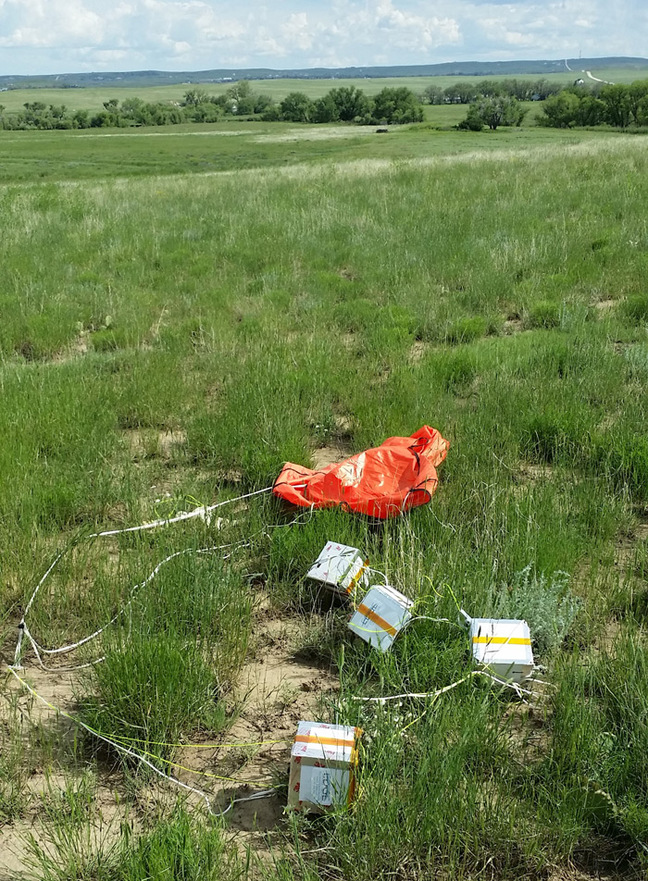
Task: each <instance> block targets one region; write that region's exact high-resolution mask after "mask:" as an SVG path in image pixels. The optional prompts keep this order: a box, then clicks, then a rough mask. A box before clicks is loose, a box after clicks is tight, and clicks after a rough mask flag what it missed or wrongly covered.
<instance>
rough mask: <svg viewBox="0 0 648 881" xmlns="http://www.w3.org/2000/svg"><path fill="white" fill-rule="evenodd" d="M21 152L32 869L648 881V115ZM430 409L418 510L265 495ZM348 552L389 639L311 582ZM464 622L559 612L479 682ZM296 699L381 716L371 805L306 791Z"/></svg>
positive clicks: (369, 720) (13, 594) (13, 595)
mask: <svg viewBox="0 0 648 881" xmlns="http://www.w3.org/2000/svg"><path fill="white" fill-rule="evenodd" d="M3 101H4V96H3ZM440 109H442V110H445V108H440ZM0 157H1V165H0V179H1V185H0V206H1V214H0V217H1V218H2V221H1V222H2V236H1V237H0V261H1V265H2V270H3V271H2V285H1V286H0V317H1V321H0V391H1V394H0V437H1V438H2V442H1V443H0V541H1V547H2V555H1V557H0V646H1V658H2V662H3V670H2V674H1V677H0V694H1V696H2V702H1V704H0V736H1V738H2V746H1V750H0V878H2V879H15V878H20V877H35V878H44V879H57V881H64V879H90V878H91V879H93V881H108V879H111V881H112V879H133V881H135V879H143V878H156V879H158V878H160V879H162V878H167V877H169V878H170V877H177V878H183V879H198V878H200V879H230V878H231V879H235V878H237V879H238V878H246V877H247V878H264V879H268V881H297V879H299V881H314V879H316V878H327V879H347V878H349V879H351V878H353V879H354V881H375V879H377V878H387V877H390V878H397V879H415V878H439V879H461V878H464V879H472V878H480V879H484V878H492V879H496V878H513V877H515V878H528V879H534V881H535V879H537V881H540V879H542V881H549V879H550V881H559V879H561V881H562V879H573V881H576V879H590V878H602V877H603V878H609V879H613V878H615V879H619V878H623V879H631V878H641V877H644V876H645V871H646V868H647V867H648V795H647V793H648V675H647V674H648V643H647V639H646V623H647V615H648V584H647V582H646V577H647V572H648V440H647V437H646V424H647V415H648V414H647V412H646V411H647V405H648V401H647V396H646V384H647V381H648V289H647V287H646V278H647V275H648V224H647V220H646V212H645V206H646V204H647V203H648V153H647V151H646V143H645V139H644V137H642V136H641V135H620V134H615V133H612V132H575V131H564V132H563V131H553V130H546V129H536V128H528V127H527V128H525V127H522V128H520V129H515V130H511V131H507V130H501V131H500V130H498V131H497V132H495V133H492V134H487V133H483V134H479V133H478V134H475V133H469V132H467V133H462V132H449V131H436V130H435V129H434V127H433V126H432V125H430V124H429V123H423V124H421V125H418V126H411V127H402V128H401V129H394V130H391V131H390V132H389V133H388V134H387V135H377V134H376V133H375V130H374V129H366V130H362V131H361V130H359V129H358V128H355V127H354V128H344V127H342V126H336V127H330V128H329V127H324V126H317V127H308V126H301V127H300V126H288V125H285V124H262V123H258V124H256V123H255V124H248V125H244V124H240V123H239V124H235V123H231V124H227V125H226V124H224V123H222V124H218V125H216V126H212V127H209V128H204V129H203V128H200V127H195V126H194V127H191V128H190V129H189V128H186V129H174V130H173V131H168V130H164V131H159V130H144V129H139V130H137V131H136V132H124V131H112V132H104V131H101V132H96V133H95V132H90V131H87V132H52V133H40V132H16V133H11V132H0ZM425 424H428V425H431V426H434V427H435V428H437V429H438V430H439V431H440V432H441V433H442V435H443V436H444V437H445V438H446V439H447V440H448V441H449V443H450V448H449V452H448V455H447V459H446V461H445V462H444V463H443V464H441V465H440V467H439V487H438V491H437V493H436V494H435V495H434V496H433V498H432V500H431V502H430V503H429V504H428V505H424V506H422V507H419V508H416V509H414V510H412V511H411V512H410V513H409V514H406V515H404V516H400V517H395V518H394V519H392V520H389V521H386V522H382V523H374V522H370V521H367V520H365V519H363V518H361V517H357V516H353V515H351V514H349V513H345V512H344V511H342V510H339V509H333V510H327V511H311V510H310V509H301V510H298V511H293V510H288V509H286V508H285V507H282V506H281V505H280V504H279V503H278V501H277V500H276V499H275V498H274V497H273V496H272V495H270V494H269V493H268V492H265V493H263V492H261V493H259V494H257V495H251V494H254V493H257V491H260V490H267V489H268V488H269V487H270V486H271V485H272V483H273V481H274V479H275V477H276V476H277V474H278V472H279V470H280V469H281V467H282V465H283V464H284V463H285V462H286V461H289V462H293V463H297V464H301V465H304V466H307V467H313V466H316V467H321V466H323V465H325V464H327V463H330V462H334V461H339V460H342V459H344V458H346V457H347V456H349V455H351V454H352V453H355V452H359V451H361V450H364V449H366V448H369V447H373V446H376V445H378V444H380V443H381V442H382V441H383V440H384V439H385V438H387V437H390V436H394V435H400V436H408V435H410V434H411V433H413V432H414V431H416V430H417V429H419V428H420V427H421V426H422V425H425ZM221 502H222V503H224V504H223V506H222V507H221V508H218V509H216V510H214V511H213V512H212V514H213V516H208V515H207V513H205V512H203V516H202V517H200V516H196V517H194V518H192V519H188V520H179V521H178V522H176V523H174V524H172V525H167V526H161V527H159V528H152V529H148V530H143V531H139V532H119V530H124V529H127V528H128V527H131V526H135V525H137V524H145V523H150V522H152V521H155V520H157V519H162V520H164V519H167V518H172V517H174V516H177V515H179V514H180V512H183V511H184V512H190V511H192V510H195V509H197V508H200V507H201V506H204V505H207V506H211V505H214V504H216V503H221ZM217 515H218V516H217ZM100 532H106V533H111V534H107V535H102V536H99V537H97V535H96V534H97V533H100ZM113 533H114V534H113ZM327 539H333V540H336V541H339V542H342V543H344V544H346V545H351V546H354V547H357V548H360V549H361V550H362V553H363V555H366V556H367V558H368V559H369V561H370V565H371V567H372V568H373V569H374V570H376V575H375V577H376V579H377V580H382V579H383V578H386V579H387V580H388V583H389V584H391V585H393V586H394V587H396V588H397V589H398V590H400V591H401V592H403V593H404V594H406V595H407V596H408V597H409V598H410V599H411V600H412V601H414V604H415V605H414V614H415V616H416V618H417V620H415V621H413V622H412V623H411V624H410V626H409V627H408V628H407V629H405V630H404V632H403V633H402V634H401V635H400V636H399V638H398V639H397V640H396V641H395V643H394V646H393V648H392V650H391V651H390V652H387V653H385V654H381V653H379V652H378V651H377V650H374V649H370V647H369V646H368V645H367V644H366V643H365V642H363V641H361V640H357V639H354V638H352V634H351V632H350V631H349V630H348V628H347V626H346V623H347V619H348V617H349V614H350V609H349V608H347V607H346V606H344V605H342V604H336V603H332V602H330V598H327V596H326V595H322V594H320V593H318V592H317V591H316V590H315V588H314V586H313V585H312V584H309V582H308V581H307V580H306V579H305V573H306V572H307V570H308V569H309V567H310V566H311V564H312V562H313V561H314V560H315V558H316V557H317V555H318V554H319V552H320V550H321V549H322V547H323V546H324V544H325V542H326V541H327ZM60 554H62V556H61V557H60V558H59V556H58V555H60ZM52 564H55V565H54V566H53V568H51V571H50V567H52ZM48 572H49V574H48V575H47V578H46V579H45V580H44V581H42V586H41V588H40V590H39V592H38V593H37V594H36V597H35V599H34V601H33V603H31V604H30V598H32V596H33V592H34V589H35V588H36V587H37V585H38V584H39V583H40V582H41V580H42V579H43V578H44V576H45V575H46V574H47V573H48ZM379 573H382V575H381V574H379ZM459 607H462V608H463V609H465V610H466V611H467V612H468V613H469V614H470V615H472V616H475V617H498V618H523V619H525V620H526V621H527V622H528V623H529V626H530V629H531V634H532V638H533V650H534V654H535V660H536V663H537V664H538V665H540V673H539V674H536V676H535V678H534V681H533V682H531V683H528V684H526V685H523V687H522V691H520V692H519V693H518V692H516V691H514V690H513V689H511V688H507V687H505V686H501V685H497V684H494V683H492V682H490V681H487V680H485V679H484V680H483V681H482V680H481V679H478V678H476V677H470V675H469V674H470V673H471V671H472V669H473V667H472V660H471V653H470V643H469V637H468V635H467V633H466V632H465V631H464V630H462V629H461V628H460V627H458V626H456V622H457V620H458V608H459ZM23 615H25V623H26V625H27V630H22V631H21V632H22V634H23V638H22V645H21V648H20V653H19V655H18V660H19V661H20V662H21V664H20V665H18V667H19V669H16V670H15V671H14V673H12V672H11V670H9V669H7V665H9V664H13V663H15V660H16V657H15V654H14V652H15V647H16V641H17V638H18V634H19V629H18V625H19V623H20V622H21V619H22V617H23ZM438 619H442V620H438ZM443 619H447V621H446V620H443ZM102 628H103V629H102ZM99 630H101V632H100V633H98V635H96V636H95V638H93V639H92V640H90V641H87V642H86V641H85V638H86V637H88V636H90V635H95V634H97V631H99ZM76 643H78V644H79V645H78V647H77V648H74V649H72V650H70V651H58V652H56V650H57V649H61V648H63V649H65V648H66V647H70V646H72V645H74V644H76ZM71 668H73V669H71ZM79 668H80V669H79ZM17 678H18V679H19V680H20V681H17ZM448 685H456V687H454V688H453V689H452V690H450V691H447V692H445V693H442V694H438V695H437V696H433V697H425V696H424V695H426V694H428V695H429V694H434V693H436V692H437V691H439V690H441V689H444V688H445V687H446V686H448ZM27 686H29V687H31V689H32V691H29V690H28V688H27ZM395 695H400V696H401V697H399V698H398V699H397V700H390V701H387V702H381V701H373V700H370V699H372V698H384V697H392V696H395ZM421 695H423V696H421ZM301 719H318V720H321V721H324V722H336V723H340V724H348V725H357V726H360V727H361V728H362V729H363V735H362V741H361V743H362V746H361V761H360V765H359V770H358V790H357V797H356V799H355V801H354V802H353V804H352V806H351V807H350V808H349V809H346V808H340V809H338V810H335V811H333V812H331V813H329V814H327V815H325V816H323V817H309V816H302V815H300V814H294V813H293V814H286V813H285V812H284V805H285V803H286V792H287V781H288V775H287V768H288V761H289V753H290V745H291V741H292V739H293V737H294V734H295V731H296V725H297V722H298V721H299V720H301ZM141 759H144V760H145V762H142V761H141ZM162 775H166V777H164V776H162ZM169 778H172V779H169ZM177 783H179V784H180V785H181V786H180V787H178V785H177ZM183 787H184V788H183ZM201 793H203V795H206V797H207V801H206V800H205V798H204V797H203V795H201ZM256 793H262V794H264V795H265V797H264V798H260V799H258V800H247V801H245V800H244V801H238V802H236V803H233V802H232V799H236V798H239V799H248V798H249V797H251V796H253V795H254V794H256ZM230 806H231V807H230ZM210 811H211V813H212V814H216V815H218V814H219V813H221V812H224V813H223V814H222V816H215V817H214V816H210Z"/></svg>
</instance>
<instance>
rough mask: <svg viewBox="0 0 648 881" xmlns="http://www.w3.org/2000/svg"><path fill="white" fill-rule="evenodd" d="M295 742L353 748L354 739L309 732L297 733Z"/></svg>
mask: <svg viewBox="0 0 648 881" xmlns="http://www.w3.org/2000/svg"><path fill="white" fill-rule="evenodd" d="M295 743H317V744H321V745H322V746H342V747H347V746H350V747H351V748H353V746H354V744H355V740H353V739H351V740H341V739H340V738H339V737H314V736H312V735H310V734H298V735H297V737H296V738H295Z"/></svg>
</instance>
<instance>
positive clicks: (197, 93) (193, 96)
mask: <svg viewBox="0 0 648 881" xmlns="http://www.w3.org/2000/svg"><path fill="white" fill-rule="evenodd" d="M207 101H209V95H208V94H207V92H206V91H205V90H204V89H189V91H187V92H185V93H184V97H183V99H182V103H183V104H184V106H185V107H197V106H198V105H199V104H205V103H206V102H207Z"/></svg>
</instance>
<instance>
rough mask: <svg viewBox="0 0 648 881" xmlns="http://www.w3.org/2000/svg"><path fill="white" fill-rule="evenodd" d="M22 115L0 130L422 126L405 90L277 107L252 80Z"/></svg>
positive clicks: (32, 105) (303, 98)
mask: <svg viewBox="0 0 648 881" xmlns="http://www.w3.org/2000/svg"><path fill="white" fill-rule="evenodd" d="M23 108H24V109H23V110H21V111H20V112H19V113H13V114H6V113H5V112H4V110H5V108H4V107H3V106H2V105H0V128H4V129H14V130H16V129H42V130H48V129H50V130H51V129H86V128H126V127H130V126H156V125H178V124H180V123H191V122H202V123H205V122H217V121H218V120H219V119H222V118H223V117H226V116H233V117H246V118H250V117H252V118H261V119H262V120H264V121H275V120H277V121H286V122H355V123H358V124H361V125H374V124H378V125H380V124H382V123H384V124H397V123H407V122H420V121H421V120H422V119H423V108H422V106H421V101H420V99H419V98H418V97H417V96H416V95H415V94H414V93H413V92H412V91H411V90H410V89H406V88H403V87H397V88H385V89H383V90H382V91H381V92H379V93H378V94H377V95H374V96H373V97H371V98H370V97H367V95H365V93H364V92H363V91H361V90H360V89H358V88H356V87H355V86H341V87H339V88H335V89H331V91H330V92H329V93H328V94H327V95H325V96H324V97H323V98H318V99H317V100H312V99H311V98H309V97H308V96H307V95H305V94H304V93H303V92H291V93H290V94H289V95H286V97H285V98H284V99H283V101H280V102H279V103H276V102H275V101H273V99H272V98H271V97H270V96H269V95H258V94H255V93H254V92H253V91H252V88H251V86H250V83H249V82H247V81H246V80H241V81H240V82H237V83H235V84H234V85H232V87H231V88H229V89H227V91H225V92H224V93H223V94H221V95H210V94H209V93H208V92H207V91H205V90H204V89H201V88H192V89H189V91H187V92H185V94H184V97H183V99H182V101H178V102H175V103H174V102H162V101H158V102H147V101H144V100H143V99H142V98H137V97H133V98H126V99H125V100H124V101H122V102H121V103H120V102H119V101H118V100H117V99H116V98H111V99H109V100H108V101H104V104H103V109H102V110H100V111H99V112H97V113H94V114H93V113H90V112H89V111H88V110H69V109H68V108H67V107H66V106H65V105H64V104H61V105H54V104H49V105H48V104H45V103H44V102H43V101H29V102H27V103H26V104H24V105H23Z"/></svg>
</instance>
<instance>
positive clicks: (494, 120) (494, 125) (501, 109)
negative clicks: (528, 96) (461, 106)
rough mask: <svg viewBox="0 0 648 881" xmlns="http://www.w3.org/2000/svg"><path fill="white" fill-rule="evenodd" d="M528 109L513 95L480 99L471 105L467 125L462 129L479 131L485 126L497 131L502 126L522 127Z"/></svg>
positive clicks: (466, 120)
mask: <svg viewBox="0 0 648 881" xmlns="http://www.w3.org/2000/svg"><path fill="white" fill-rule="evenodd" d="M525 115H526V109H525V108H524V107H523V106H522V105H521V104H520V102H519V101H518V100H517V98H513V97H512V96H511V95H497V96H496V97H492V98H485V97H482V98H479V99H478V100H477V101H474V102H473V103H472V104H471V105H470V109H469V110H468V116H467V117H466V119H465V120H464V122H465V123H466V124H465V125H462V126H461V127H462V128H470V129H473V130H477V128H481V127H483V126H485V125H487V126H488V128H489V129H490V130H491V131H495V130H496V129H498V128H499V127H500V126H501V125H520V124H521V123H522V120H523V119H524V117H525Z"/></svg>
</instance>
